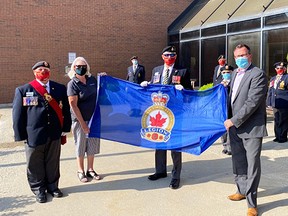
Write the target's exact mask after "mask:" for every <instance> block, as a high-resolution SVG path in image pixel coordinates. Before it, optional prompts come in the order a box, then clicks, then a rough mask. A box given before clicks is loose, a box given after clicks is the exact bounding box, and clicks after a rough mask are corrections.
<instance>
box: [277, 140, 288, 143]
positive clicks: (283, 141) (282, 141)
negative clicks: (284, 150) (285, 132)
mask: <svg viewBox="0 0 288 216" xmlns="http://www.w3.org/2000/svg"><path fill="white" fill-rule="evenodd" d="M285 142H287V140H279V141H278V143H285Z"/></svg>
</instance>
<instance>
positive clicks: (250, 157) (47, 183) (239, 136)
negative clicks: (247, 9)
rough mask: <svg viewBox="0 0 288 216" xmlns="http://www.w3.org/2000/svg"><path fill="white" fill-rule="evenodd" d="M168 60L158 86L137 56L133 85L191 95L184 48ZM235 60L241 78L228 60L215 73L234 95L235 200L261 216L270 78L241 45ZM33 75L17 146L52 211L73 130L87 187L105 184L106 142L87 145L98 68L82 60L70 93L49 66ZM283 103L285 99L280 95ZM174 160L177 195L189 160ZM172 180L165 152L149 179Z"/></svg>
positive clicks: (16, 113) (169, 52)
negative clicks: (179, 65) (99, 160)
mask: <svg viewBox="0 0 288 216" xmlns="http://www.w3.org/2000/svg"><path fill="white" fill-rule="evenodd" d="M161 57H162V59H163V64H162V65H160V66H157V67H155V68H154V69H153V70H152V74H151V80H150V81H149V82H148V81H145V68H144V67H143V66H142V65H140V64H139V62H138V57H137V56H133V57H132V58H131V59H130V60H131V62H132V66H131V67H129V68H128V73H127V80H128V81H131V82H135V83H138V84H140V85H141V86H142V87H144V88H145V87H146V86H148V85H149V84H150V83H152V84H162V85H175V88H176V89H177V90H179V91H181V90H182V89H190V90H191V89H192V86H191V83H190V76H189V72H188V71H187V70H186V69H176V68H175V61H176V58H177V53H176V48H175V47H174V46H168V47H165V48H164V49H163V50H162V53H161ZM234 59H235V62H236V65H237V68H236V69H235V70H233V68H232V67H231V66H229V65H226V61H225V57H224V56H223V55H221V56H220V57H219V59H218V60H219V67H218V68H215V74H214V77H215V79H214V81H215V83H214V85H216V84H217V83H216V82H218V83H222V84H223V85H224V86H225V87H226V88H227V90H228V92H229V97H228V101H227V107H228V119H227V120H226V121H225V122H224V126H225V128H226V129H227V135H226V140H225V136H224V137H223V140H224V142H223V143H224V144H225V145H224V150H225V151H224V150H223V153H227V154H232V165H233V173H234V175H235V183H236V186H237V190H236V193H234V194H232V195H230V196H228V198H229V199H230V200H232V201H240V200H242V199H246V200H247V204H248V211H247V215H248V216H255V215H258V210H257V188H258V185H259V181H260V175H261V164H260V154H261V148H262V141H263V137H264V136H266V135H267V130H266V94H267V90H268V86H267V83H268V81H267V77H266V74H265V72H264V71H263V70H261V69H259V68H258V67H256V66H254V65H253V64H252V54H251V50H250V48H249V46H247V45H245V44H239V45H237V46H236V47H235V49H234ZM278 66H279V68H280V66H282V67H283V68H284V65H282V64H280V65H276V71H277V70H278ZM32 70H33V73H34V76H35V79H34V80H33V81H32V82H30V83H27V84H25V85H23V86H20V87H18V88H16V91H15V97H14V101H13V129H14V133H15V141H23V140H24V141H25V151H26V157H27V178H28V182H29V185H30V188H31V190H32V192H33V193H34V194H35V195H36V201H37V202H40V203H44V202H46V201H47V198H46V191H47V192H48V193H50V194H51V195H52V196H54V197H62V196H63V193H62V192H61V190H60V189H59V187H58V182H59V178H60V174H59V161H60V152H61V136H62V137H63V136H65V133H68V132H70V129H71V125H72V133H73V136H74V142H75V145H76V156H77V165H78V171H77V176H78V178H79V180H80V181H81V182H87V181H88V178H91V179H95V180H99V179H101V177H100V176H99V175H98V174H97V173H96V172H95V170H94V155H95V154H98V153H99V151H100V141H99V139H98V138H87V134H89V130H90V129H89V127H88V121H89V120H90V118H91V116H92V114H93V111H94V108H95V101H96V100H95V98H96V96H97V91H96V86H97V80H96V79H95V77H94V76H92V75H91V73H90V66H89V64H88V63H87V61H86V60H85V59H84V58H83V57H77V58H76V59H75V60H74V62H73V63H72V65H71V71H70V72H69V77H70V78H71V80H70V82H69V83H68V85H67V89H66V87H65V86H64V85H62V84H59V83H56V82H53V81H52V80H50V79H49V78H50V65H49V63H47V62H45V61H40V62H37V63H36V64H35V65H34V66H33V67H32ZM232 71H233V72H232ZM279 71H281V69H279ZM283 71H284V69H283ZM277 73H278V71H277ZM279 73H280V72H279ZM220 75H221V77H220ZM276 79H277V78H275V81H274V82H273V83H274V84H273V85H272V84H270V90H271V97H270V98H273V97H275V95H276V93H277V91H280V90H282V89H283V88H285V89H286V80H288V78H287V77H286V75H284V74H283V73H282V77H281V78H280V79H278V80H277V81H276ZM279 80H280V81H279ZM272 81H273V78H272ZM283 83H284V84H283ZM283 85H284V87H283ZM275 86H278V87H275ZM271 88H272V89H271ZM270 90H269V95H270ZM278 93H279V92H278ZM279 95H281V94H280V93H279ZM268 98H269V97H268ZM30 99H31V100H32V99H33V100H34V101H35V100H36V103H27V101H29V100H30ZM269 101H271V100H269ZM276 104H277V103H276ZM269 105H271V106H273V107H274V106H275V116H277V119H278V123H279V125H281V124H283V122H282V120H283V118H285V117H287V114H286V115H285V114H283V113H282V112H281V111H280V110H281V107H277V106H276V105H275V104H273V103H271V104H269ZM282 105H283V104H282ZM282 105H281V106H282ZM279 106H280V105H279ZM283 106H284V105H283ZM285 106H286V105H285ZM276 109H277V110H276ZM276 113H277V114H276ZM275 118H276V117H275ZM286 122H287V121H286ZM278 123H277V124H278ZM275 128H277V126H275ZM283 131H284V129H283V130H281V131H278V128H277V136H276V140H275V141H277V142H282V141H283V140H284V141H285V139H284V138H285V133H284V132H283ZM275 134H276V132H275ZM227 137H228V138H227ZM229 140H230V141H229ZM286 141H287V129H286ZM62 144H63V143H62ZM85 153H86V154H87V169H86V170H85V167H84V157H85ZM171 156H172V161H173V168H172V179H171V182H170V185H169V187H170V188H172V189H177V188H179V186H180V174H181V169H182V154H181V152H177V151H171ZM165 177H167V151H166V150H161V149H157V150H155V173H154V174H152V175H149V176H148V179H149V180H151V181H155V180H158V179H161V178H165Z"/></svg>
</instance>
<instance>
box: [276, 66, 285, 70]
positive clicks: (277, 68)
mask: <svg viewBox="0 0 288 216" xmlns="http://www.w3.org/2000/svg"><path fill="white" fill-rule="evenodd" d="M281 69H284V68H283V67H276V70H281Z"/></svg>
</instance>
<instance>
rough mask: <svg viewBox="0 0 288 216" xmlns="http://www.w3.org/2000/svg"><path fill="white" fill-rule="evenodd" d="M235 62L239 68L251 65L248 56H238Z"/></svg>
mask: <svg viewBox="0 0 288 216" xmlns="http://www.w3.org/2000/svg"><path fill="white" fill-rule="evenodd" d="M235 62H236V65H237V66H238V67H239V68H247V67H248V65H249V62H248V58H247V57H238V58H236V60H235Z"/></svg>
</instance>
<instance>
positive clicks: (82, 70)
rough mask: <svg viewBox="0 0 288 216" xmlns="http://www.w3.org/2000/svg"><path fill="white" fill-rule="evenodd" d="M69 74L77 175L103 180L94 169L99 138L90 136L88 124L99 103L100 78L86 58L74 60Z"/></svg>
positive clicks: (69, 96)
mask: <svg viewBox="0 0 288 216" xmlns="http://www.w3.org/2000/svg"><path fill="white" fill-rule="evenodd" d="M68 76H69V77H70V79H71V80H70V81H69V83H68V84H67V95H68V100H69V104H70V106H71V116H72V133H73V136H74V142H75V145H76V156H77V165H78V171H77V176H78V178H79V180H80V181H81V182H83V183H84V182H88V178H92V179H94V180H100V179H101V177H100V176H99V175H98V174H97V173H96V172H95V171H94V155H95V154H99V152H100V139H99V138H88V137H87V136H88V134H89V132H90V129H89V127H88V123H89V120H90V118H91V117H92V115H93V112H94V109H95V105H96V96H97V80H96V78H95V77H94V76H92V75H91V73H90V66H89V64H88V63H87V61H86V60H85V59H84V58H83V57H77V58H76V59H75V60H74V61H73V63H72V65H71V70H70V71H69V73H68ZM85 153H86V154H87V170H86V173H85V169H84V157H85Z"/></svg>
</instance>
